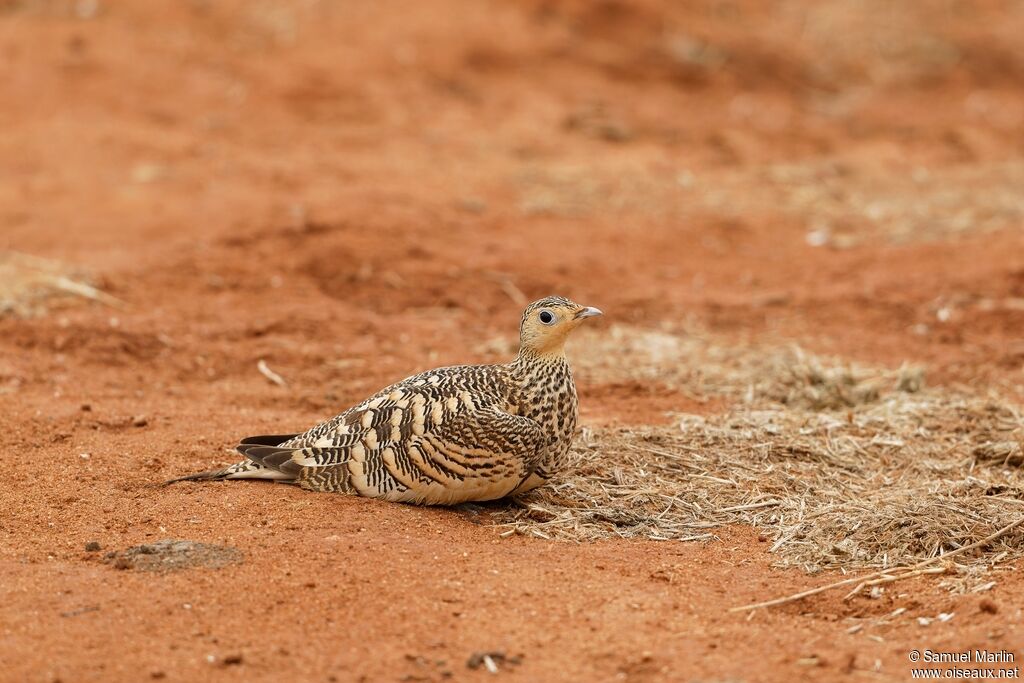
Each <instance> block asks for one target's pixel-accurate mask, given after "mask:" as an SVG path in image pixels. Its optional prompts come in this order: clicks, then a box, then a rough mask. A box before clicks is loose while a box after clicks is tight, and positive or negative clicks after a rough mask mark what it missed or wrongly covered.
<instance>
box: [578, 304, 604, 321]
mask: <svg viewBox="0 0 1024 683" xmlns="http://www.w3.org/2000/svg"><path fill="white" fill-rule="evenodd" d="M595 315H604V314H603V313H601V309H600V308H594V307H592V306H587V307H586V308H581V309H580V310H578V311H576V315H574V316H573V317H572V319H573V320H583V319H584V318H593V317H594V316H595Z"/></svg>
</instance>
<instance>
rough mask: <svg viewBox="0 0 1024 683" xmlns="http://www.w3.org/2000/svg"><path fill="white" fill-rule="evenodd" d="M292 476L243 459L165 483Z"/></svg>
mask: <svg viewBox="0 0 1024 683" xmlns="http://www.w3.org/2000/svg"><path fill="white" fill-rule="evenodd" d="M291 478H292V477H291V476H289V475H287V474H284V473H283V472H278V471H277V470H272V469H268V468H266V467H263V466H261V465H260V464H258V463H255V462H253V461H252V460H243V461H242V462H236V463H235V464H234V465H229V466H228V467H224V468H222V469H219V470H206V471H205V472H196V473H195V474H188V475H185V476H184V477H176V478H174V479H168V480H167V481H165V482H164V484H174V483H176V482H179V481H217V480H219V479H281V480H287V479H291Z"/></svg>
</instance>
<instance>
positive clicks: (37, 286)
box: [0, 251, 124, 317]
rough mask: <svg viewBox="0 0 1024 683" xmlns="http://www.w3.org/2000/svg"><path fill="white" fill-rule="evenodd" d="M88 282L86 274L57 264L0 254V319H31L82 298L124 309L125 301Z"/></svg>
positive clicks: (8, 253) (24, 255)
mask: <svg viewBox="0 0 1024 683" xmlns="http://www.w3.org/2000/svg"><path fill="white" fill-rule="evenodd" d="M86 280H87V278H86V276H85V275H84V274H83V273H80V272H76V271H75V270H73V269H72V268H70V267H69V266H67V265H66V264H63V263H59V262H57V261H51V260H49V259H43V258H39V257H37V256H29V255H28V254H20V253H17V252H10V251H9V252H0V316H4V315H16V316H19V317H30V316H34V315H39V314H41V313H44V312H45V311H46V310H48V309H49V308H53V307H55V306H61V305H64V304H66V303H68V302H69V301H73V300H81V299H87V300H91V301H98V302H100V303H103V304H106V305H108V306H113V307H115V308H121V307H123V305H124V304H123V302H122V301H120V300H119V299H116V298H115V297H112V296H110V295H109V294H106V293H104V292H103V291H101V290H99V289H97V288H96V287H94V286H93V285H91V284H89V283H88V282H87V281H86Z"/></svg>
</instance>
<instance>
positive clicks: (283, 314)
mask: <svg viewBox="0 0 1024 683" xmlns="http://www.w3.org/2000/svg"><path fill="white" fill-rule="evenodd" d="M1022 34H1024V11H1022V10H1021V7H1020V5H1019V3H1013V2H1005V1H998V0H991V1H990V0H959V1H957V2H924V3H888V2H883V1H882V0H870V1H869V2H865V3H857V4H850V3H844V2H832V1H827V2H818V3H802V2H795V1H787V2H781V3H762V2H753V1H748V0H737V1H734V2H709V3H701V4H694V5H686V6H684V5H681V4H679V3H669V2H660V1H655V0H637V1H635V2H633V1H631V2H617V1H615V0H602V1H601V2H589V1H583V0H579V1H572V0H562V1H554V2H552V1H540V0H537V1H527V0H523V1H521V2H511V3H509V2H468V1H467V2H457V1H453V0H442V1H439V2H433V3H421V2H397V1H396V2H382V3H331V2H317V1H316V0H312V1H309V0H305V1H300V0H295V1H294V2H262V1H260V2H248V1H243V0H225V1H223V2H204V1H201V0H192V1H188V2H172V1H170V0H167V1H152V2H145V3H138V2H127V1H118V2H114V1H107V0H99V1H97V2H86V1H83V0H79V1H78V2H71V1H70V0H67V1H65V0H52V1H49V2H46V1H43V0H13V1H12V0H7V1H4V0H0V83H2V87H0V130H2V131H3V133H2V135H0V159H3V160H4V163H3V164H2V165H0V249H3V250H12V251H16V252H19V253H23V254H30V255H33V256H38V257H45V258H47V259H52V260H55V261H58V262H62V263H66V264H68V267H69V269H70V270H69V273H75V274H76V275H75V277H80V278H81V279H82V282H85V281H86V280H87V281H88V283H89V284H90V285H93V286H95V287H97V288H99V290H102V291H103V292H105V293H106V294H108V295H109V296H112V297H115V299H116V300H118V301H123V302H125V306H124V307H123V308H122V307H119V305H117V304H115V303H114V301H113V300H104V301H94V300H92V299H90V298H89V297H86V296H82V295H81V292H79V293H78V294H75V293H73V292H68V291H62V292H58V294H60V296H59V297H58V298H53V299H52V300H51V301H50V304H51V305H50V306H48V309H49V310H48V311H46V312H43V311H41V310H38V305H37V304H38V302H34V303H33V304H32V306H31V307H29V308H30V309H31V312H32V313H33V315H32V316H30V317H23V316H21V315H17V316H15V315H8V316H6V317H2V318H0V408H2V409H0V428H2V431H3V433H4V450H3V456H2V460H3V476H2V477H0V506H2V509H3V511H4V513H3V514H2V515H0V539H2V540H0V680H4V681H8V680H9V681H25V680H29V681H46V682H47V683H50V682H53V681H58V680H60V681H65V682H69V681H99V680H103V681H120V680H124V681H137V680H145V679H149V678H151V679H164V680H171V681H192V680H245V681H252V680H303V681H306V680H308V681H350V680H351V681H360V680H362V681H417V680H419V681H443V680H456V681H461V680H487V679H490V678H491V677H492V676H495V675H497V676H500V677H502V678H509V679H513V680H523V681H560V680H565V681H580V680H595V681H598V680H600V681H604V680H640V681H663V680H664V681H747V682H760V681H765V682H772V681H778V682H788V681H794V680H811V681H836V680H847V679H848V680H860V679H868V680H880V681H901V680H907V679H908V678H909V667H910V664H909V662H908V660H907V655H908V652H909V651H910V650H912V649H924V648H931V649H935V650H942V649H957V650H963V649H967V648H988V649H1000V648H1001V649H1006V650H1011V651H1014V652H1016V653H1017V655H1018V661H1019V659H1020V657H1021V656H1024V625H1022V608H1024V597H1022V595H1024V591H1022V588H1024V580H1022V579H1021V578H1020V575H1019V573H1018V572H1017V571H1016V567H1015V565H1009V566H1004V567H1003V568H1002V569H999V570H995V571H993V572H992V578H993V580H994V581H996V583H995V585H994V587H992V588H991V589H990V590H988V591H985V592H983V593H972V594H967V595H958V594H953V593H950V592H949V591H947V590H945V589H942V588H940V587H939V586H938V585H937V582H935V581H934V580H927V579H924V578H922V579H919V580H912V581H908V582H905V583H901V584H897V586H894V587H890V588H889V589H888V590H887V591H885V592H884V593H883V594H881V595H880V597H877V598H871V597H868V596H860V597H856V598H854V599H852V600H850V601H845V602H844V601H843V599H842V594H841V593H839V594H831V593H830V594H824V595H820V596H816V597H814V598H812V599H810V600H807V601H804V602H801V603H794V604H791V605H787V606H784V607H782V608H779V609H777V610H773V611H763V612H757V613H754V614H753V615H747V614H735V613H729V612H728V611H727V610H728V608H729V607H732V606H734V605H738V604H743V603H749V602H756V601H758V600H761V599H766V598H771V597H776V596H778V595H783V594H786V593H789V592H794V591H797V590H801V589H803V588H805V587H808V586H810V585H816V584H818V583H823V582H827V581H830V580H833V579H834V578H835V576H834V575H833V574H829V573H826V574H823V575H819V576H810V575H807V574H805V573H803V572H802V571H799V570H797V569H781V568H777V567H775V566H774V564H775V562H776V560H777V558H776V556H774V555H773V554H772V553H770V552H769V546H770V545H771V544H770V543H766V542H765V541H764V539H763V537H759V534H758V532H756V531H754V530H752V529H751V528H749V527H744V526H733V527H727V528H721V529H716V530H715V533H716V534H717V538H716V539H715V540H712V541H709V542H690V543H684V542H658V541H650V540H643V539H628V540H626V539H615V540H601V541H595V542H587V543H574V542H566V541H546V540H544V539H537V538H526V537H522V536H511V537H505V536H502V535H501V529H500V528H496V527H494V526H492V525H489V524H487V523H482V522H486V519H481V515H479V514H475V513H474V512H473V511H472V510H469V511H467V510H448V509H424V508H414V507H407V506H400V505H391V504H384V503H380V502H376V501H369V500H362V499H352V498H345V497H337V496H329V495H313V494H309V493H306V492H303V491H300V490H296V489H293V488H291V487H288V486H281V485H274V484H263V483H258V482H227V483H223V484H214V485H199V484H182V485H175V486H173V487H168V488H164V487H160V486H156V484H157V483H158V482H161V481H162V480H164V479H166V478H169V477H172V476H175V475H180V474H184V473H188V472H191V471H195V470H199V469H204V468H207V467H210V466H212V465H214V464H217V463H223V462H229V461H231V459H232V455H231V454H230V453H228V452H227V450H226V449H228V448H230V447H231V446H232V445H233V444H234V443H235V441H236V440H237V439H238V438H239V437H242V436H246V435H248V434H254V433H281V432H285V433H287V432H289V431H296V430H301V429H303V428H305V427H307V426H309V425H311V424H313V423H314V422H316V421H318V420H320V419H322V418H324V417H328V416H330V415H332V414H334V413H336V412H338V411H339V410H341V409H343V408H344V407H346V406H348V405H350V404H351V403H353V402H355V401H357V400H359V399H361V398H362V397H364V396H365V395H366V394H368V393H370V392H371V391H374V390H375V389H377V388H378V387H379V386H381V385H383V384H384V383H387V382H391V381H394V380H397V379H400V378H402V377H404V376H407V375H408V374H411V373H413V372H416V371H419V370H422V369H425V368H427V367H431V366H436V365H443V364H450V363H461V362H490V361H497V360H501V359H502V358H504V354H505V353H506V352H507V349H508V348H509V345H510V343H511V341H512V340H513V339H514V332H515V326H516V323H517V321H518V317H519V314H520V309H521V306H522V304H523V303H524V302H525V301H526V300H528V299H531V298H534V297H538V296H541V295H546V294H550V293H559V294H563V295H567V296H571V297H572V298H573V299H575V300H577V301H580V302H581V303H585V304H588V305H596V306H599V307H601V308H602V309H603V310H604V311H605V313H606V318H607V319H606V321H605V322H604V323H599V324H605V325H610V324H611V323H612V322H618V323H621V324H628V325H630V326H633V327H636V328H645V329H651V330H661V331H663V332H664V333H666V334H685V333H686V330H690V329H698V328H699V329H704V330H708V331H710V332H712V333H714V334H715V335H717V338H721V339H723V340H725V341H724V342H723V343H735V344H745V343H748V342H749V341H751V340H757V341H764V340H771V341H772V342H773V343H774V342H780V343H784V342H786V341H796V342H798V343H799V344H800V345H801V346H802V347H804V348H807V349H810V350H812V351H814V352H818V353H825V354H830V355H833V356H838V357H842V358H846V359H849V360H850V361H857V362H862V363H871V364H875V365H879V366H884V367H889V368H896V367H898V366H900V365H901V364H903V363H911V364H918V365H921V366H923V367H924V368H925V373H926V377H927V381H928V382H929V383H931V384H939V385H948V386H951V387H953V386H960V385H964V386H968V387H971V388H972V389H973V390H975V391H979V390H985V389H987V388H990V387H991V388H996V389H998V390H999V391H1000V392H1002V393H1003V394H1006V395H1010V396H1016V397H1017V398H1018V399H1019V398H1020V396H1021V394H1022V393H1024V391H1022V387H1024V381H1022V380H1024V339H1022V336H1021V330H1022V329H1024V230H1022V227H1024V198H1022V194H1021V179H1022V176H1024V172H1022V167H1021V165H1022V161H1021V159H1022V155H1024V135H1022V133H1024V89H1021V87H1020V84H1021V82H1022V79H1024V48H1022V47H1021V42H1020V39H1019V38H1020V36H1021V35H1022ZM82 273H85V274H82ZM76 281H77V280H76ZM65 290H66V288H65ZM0 291H5V290H3V288H2V287H0ZM22 312H24V311H22ZM571 354H572V350H571V349H570V355H571ZM260 360H263V361H265V362H266V364H267V366H268V367H269V368H271V369H272V370H273V371H274V372H276V373H277V374H279V375H280V376H281V377H282V378H283V379H284V380H285V382H286V383H285V385H284V386H279V385H277V384H274V383H272V382H270V381H268V379H267V378H266V377H265V376H264V375H262V374H261V373H260V372H258V371H257V363H258V362H259V361H260ZM579 390H580V394H581V402H582V421H583V424H584V426H586V425H592V426H593V425H667V424H672V422H673V420H675V418H674V417H673V414H674V413H679V412H685V413H701V414H716V413H721V412H722V411H725V410H727V409H728V407H729V406H728V401H727V400H725V399H722V398H712V399H710V400H708V399H706V398H705V397H702V396H700V395H694V394H693V393H692V392H688V391H687V392H682V391H680V390H678V389H677V388H674V387H673V386H672V385H671V384H668V383H660V382H657V381H656V380H655V379H649V380H646V381H633V380H630V381H624V380H621V379H603V378H602V376H601V375H600V374H598V373H591V374H586V373H584V374H581V377H580V381H579ZM163 539H179V540H182V541H190V542H195V543H207V544H214V545H222V546H229V547H231V548H235V549H237V550H238V551H239V552H240V553H241V557H242V560H241V562H238V563H231V564H226V565H224V566H221V567H217V568H212V567H196V568H188V569H185V570H182V571H174V572H144V571H133V570H131V568H128V569H125V570H121V569H118V568H116V567H115V566H114V565H113V563H110V562H105V561H104V555H105V553H107V552H120V551H124V550H126V549H128V548H131V547H133V546H138V545H140V544H153V543H155V542H158V541H161V540H163ZM93 541H95V542H97V543H98V544H99V545H100V546H101V550H100V551H95V550H86V544H88V543H90V542H93ZM90 547H94V546H90ZM900 608H905V611H903V612H899V613H897V614H895V615H894V612H895V611H896V610H899V609H900ZM939 614H952V615H953V617H952V618H951V619H949V620H948V621H940V620H937V619H935V617H937V616H938V615H939ZM919 618H921V619H925V620H931V621H929V622H928V625H927V626H923V625H922V622H921V621H919ZM485 654H488V655H489V657H488V659H489V661H490V662H491V663H492V664H494V665H495V667H496V668H497V669H498V673H497V674H493V673H491V672H490V671H489V667H488V666H487V665H486V661H485V659H484V655H485ZM471 664H476V666H471Z"/></svg>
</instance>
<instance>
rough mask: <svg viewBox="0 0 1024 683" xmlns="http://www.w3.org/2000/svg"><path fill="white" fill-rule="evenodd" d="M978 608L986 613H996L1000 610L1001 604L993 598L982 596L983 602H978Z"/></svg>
mask: <svg viewBox="0 0 1024 683" xmlns="http://www.w3.org/2000/svg"><path fill="white" fill-rule="evenodd" d="M978 609H980V610H981V611H982V612H985V613H986V614H996V613H997V612H999V605H997V604H996V603H995V602H993V601H992V599H991V598H982V599H981V602H979V603H978Z"/></svg>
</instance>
